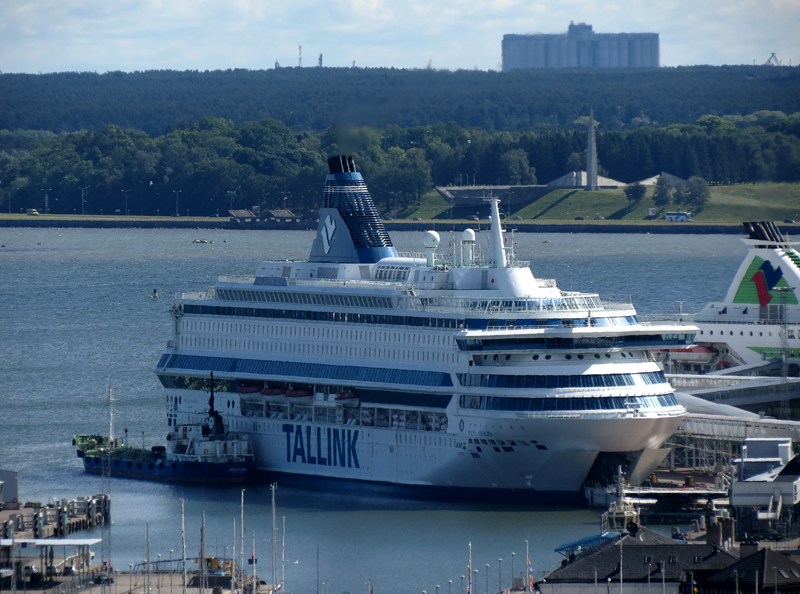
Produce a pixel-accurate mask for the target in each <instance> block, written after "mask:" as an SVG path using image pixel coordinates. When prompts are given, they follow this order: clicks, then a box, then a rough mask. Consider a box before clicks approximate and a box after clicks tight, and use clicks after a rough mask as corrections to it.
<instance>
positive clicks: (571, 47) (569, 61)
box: [503, 23, 659, 71]
mask: <svg viewBox="0 0 800 594" xmlns="http://www.w3.org/2000/svg"><path fill="white" fill-rule="evenodd" d="M658 66H659V39H658V33H595V32H594V31H593V30H592V26H591V25H588V24H586V23H577V24H575V23H570V24H569V28H568V29H567V32H566V33H537V34H532V35H516V34H509V35H504V36H503V71H507V70H517V69H520V68H658Z"/></svg>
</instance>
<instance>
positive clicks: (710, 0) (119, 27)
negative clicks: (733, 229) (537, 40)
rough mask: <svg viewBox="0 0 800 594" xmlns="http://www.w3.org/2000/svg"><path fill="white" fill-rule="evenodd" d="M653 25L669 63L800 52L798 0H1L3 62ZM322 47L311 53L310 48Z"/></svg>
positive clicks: (283, 50) (199, 57)
mask: <svg viewBox="0 0 800 594" xmlns="http://www.w3.org/2000/svg"><path fill="white" fill-rule="evenodd" d="M570 21H575V22H580V21H583V22H587V23H590V24H592V25H593V26H594V29H595V31H598V32H604V33H613V32H625V31H655V32H658V33H660V37H661V55H662V62H663V63H664V64H667V65H681V64H725V63H734V64H736V63H751V62H752V60H753V59H754V58H755V59H756V61H757V62H759V63H761V62H763V61H765V60H766V59H767V57H768V56H769V54H770V53H771V52H773V51H775V52H776V53H777V54H778V57H779V58H781V59H783V60H784V61H785V62H787V63H788V61H789V59H791V60H792V63H794V64H797V62H798V60H800V54H798V52H800V49H798V47H797V43H796V41H795V39H796V35H797V33H796V31H797V30H798V28H800V27H799V26H800V3H798V2H797V0H727V1H724V0H706V1H705V2H697V1H696V0H661V1H656V2H652V1H650V0H610V1H609V0H604V1H602V2H600V1H596V2H595V1H587V0H536V1H534V2H527V1H525V0H427V1H426V0H392V1H391V2H390V1H389V0H351V1H350V2H346V3H331V2H329V1H326V2H323V1H321V0H295V1H294V2H291V3H289V2H286V1H285V0H281V1H280V2H279V1H277V0H114V1H113V2H108V1H107V0H102V1H101V0H26V1H25V2H24V3H14V2H4V3H0V70H2V71H4V72H9V71H11V72H39V71H42V72H52V71H66V70H96V71H100V72H103V71H106V70H143V69H150V68H173V69H203V70H204V69H215V68H235V67H244V68H264V67H270V66H271V65H272V64H273V63H274V61H275V60H276V59H278V60H279V61H280V62H281V64H283V65H289V64H292V65H293V64H296V63H297V46H298V45H302V46H303V52H304V54H305V55H306V56H307V58H306V60H305V61H304V63H305V64H306V65H308V64H315V63H316V60H317V57H318V55H319V54H320V53H323V54H325V56H326V58H325V61H324V63H325V64H326V65H329V66H345V65H350V63H351V62H352V60H356V62H357V64H358V65H361V66H395V67H424V66H426V65H427V63H428V60H429V59H432V60H433V64H434V66H435V67H437V68H449V69H457V68H472V67H473V66H474V65H477V66H478V67H479V68H482V69H488V68H494V67H495V66H496V64H497V63H498V62H499V61H500V59H501V56H500V42H501V40H502V37H503V35H504V34H506V33H531V32H543V33H557V32H563V31H566V28H567V25H568V24H569V22H570ZM311 56H313V58H311Z"/></svg>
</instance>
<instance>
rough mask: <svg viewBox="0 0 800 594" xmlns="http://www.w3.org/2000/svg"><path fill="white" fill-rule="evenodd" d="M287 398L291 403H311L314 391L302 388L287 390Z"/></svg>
mask: <svg viewBox="0 0 800 594" xmlns="http://www.w3.org/2000/svg"><path fill="white" fill-rule="evenodd" d="M286 400H287V401H289V402H290V403H291V404H311V403H312V402H313V400H314V392H312V391H311V390H302V389H291V390H287V391H286Z"/></svg>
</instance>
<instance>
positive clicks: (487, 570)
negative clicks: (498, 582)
mask: <svg viewBox="0 0 800 594" xmlns="http://www.w3.org/2000/svg"><path fill="white" fill-rule="evenodd" d="M486 594H489V564H488V563H487V564H486Z"/></svg>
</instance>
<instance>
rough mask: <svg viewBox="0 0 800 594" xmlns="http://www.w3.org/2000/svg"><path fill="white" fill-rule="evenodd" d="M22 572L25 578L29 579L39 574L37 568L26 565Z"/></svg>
mask: <svg viewBox="0 0 800 594" xmlns="http://www.w3.org/2000/svg"><path fill="white" fill-rule="evenodd" d="M22 572H23V573H24V574H25V577H31V576H32V575H33V574H35V573H41V571H39V568H38V567H36V566H35V565H26V566H25V567H24V568H23V570H22Z"/></svg>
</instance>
